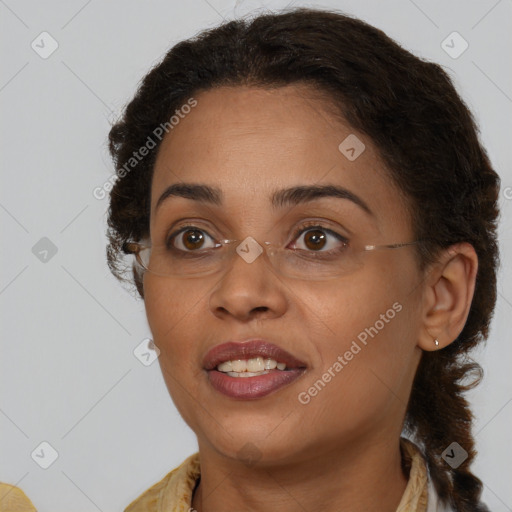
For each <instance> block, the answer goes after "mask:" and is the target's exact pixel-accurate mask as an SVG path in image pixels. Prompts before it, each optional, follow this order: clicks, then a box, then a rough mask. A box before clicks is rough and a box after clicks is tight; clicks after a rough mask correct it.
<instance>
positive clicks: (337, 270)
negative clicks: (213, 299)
mask: <svg viewBox="0 0 512 512" xmlns="http://www.w3.org/2000/svg"><path fill="white" fill-rule="evenodd" d="M232 242H233V243H225V244H223V245H219V246H218V247H215V248H211V249H208V250H201V251H179V250H172V249H169V248H168V247H166V246H165V245H157V246H153V247H152V248H145V249H143V250H141V251H140V252H139V254H138V258H137V259H138V261H139V264H140V265H142V266H143V267H144V268H145V269H147V270H149V271H150V272H152V273H154V274H157V275H160V276H170V277H172V276H174V277H188V276H190V277H192V276H202V275H207V274H212V273H215V272H218V271H220V270H224V269H226V268H227V266H229V263H230V261H232V258H233V257H242V259H244V261H245V262H246V263H247V264H251V263H254V262H257V261H259V259H260V257H264V247H262V246H261V245H260V247H261V248H262V252H261V253H260V254H259V255H257V254H258V252H259V251H257V252H255V253H253V254H256V255H257V256H256V257H248V255H247V254H244V252H245V251H241V252H238V251H236V248H237V247H238V246H239V245H240V246H241V245H242V244H240V243H239V242H238V243H237V241H232ZM258 245H259V244H258ZM265 246H266V247H268V252H267V254H268V256H269V259H270V262H271V263H272V265H273V267H274V268H275V270H276V271H277V272H278V273H279V274H281V275H282V276H284V277H290V278H294V279H301V280H315V281H318V280H323V279H330V278H333V277H338V276H341V275H343V274H346V273H349V272H353V271H354V270H356V269H357V268H358V267H359V266H361V265H362V261H361V259H362V258H361V252H360V251H355V250H354V249H353V248H352V247H351V246H345V247H343V248H342V249H340V250H339V251H337V252H334V253H333V252H331V251H330V252H329V253H327V252H325V251H306V250H293V249H286V248H277V247H275V246H273V245H270V244H266V245H265ZM251 251H255V248H254V247H252V248H251Z"/></svg>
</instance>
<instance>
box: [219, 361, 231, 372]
mask: <svg viewBox="0 0 512 512" xmlns="http://www.w3.org/2000/svg"><path fill="white" fill-rule="evenodd" d="M217 370H219V372H230V371H232V370H233V365H232V363H231V361H226V362H225V363H220V364H219V366H217Z"/></svg>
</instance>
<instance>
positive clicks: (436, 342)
mask: <svg viewBox="0 0 512 512" xmlns="http://www.w3.org/2000/svg"><path fill="white" fill-rule="evenodd" d="M434 343H435V344H436V347H439V341H438V339H437V338H436V339H435V340H434Z"/></svg>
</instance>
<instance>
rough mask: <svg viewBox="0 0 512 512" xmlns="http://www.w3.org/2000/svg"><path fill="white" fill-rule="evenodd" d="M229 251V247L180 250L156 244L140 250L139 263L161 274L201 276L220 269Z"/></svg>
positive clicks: (154, 272)
mask: <svg viewBox="0 0 512 512" xmlns="http://www.w3.org/2000/svg"><path fill="white" fill-rule="evenodd" d="M227 252H228V248H227V247H216V248H214V249H208V250H202V251H179V250H177V249H176V250H173V249H169V248H168V247H166V246H165V245H156V246H152V247H151V248H145V249H143V250H142V251H140V252H139V263H140V264H141V265H142V266H143V267H144V268H145V269H146V270H149V271H150V272H152V273H153V274H156V275H160V276H169V277H187V276H200V275H205V274H211V273H214V272H217V271H218V270H220V269H221V268H222V262H223V261H224V260H225V258H226V255H227V254H226V253H227Z"/></svg>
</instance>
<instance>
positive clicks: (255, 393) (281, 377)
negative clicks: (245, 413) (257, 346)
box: [208, 368, 304, 400]
mask: <svg viewBox="0 0 512 512" xmlns="http://www.w3.org/2000/svg"><path fill="white" fill-rule="evenodd" d="M303 373H304V369H300V368H294V369H291V370H270V371H269V372H268V373H266V374H264V375H257V376H255V377H230V376H229V375H226V374H225V373H223V372H219V371H217V370H210V371H209V372H208V377H209V380H210V383H211V385H212V386H213V387H214V388H215V389H216V390H217V391H219V392H220V393H222V394H223V395H226V396H229V397H230V398H238V399H241V400H251V399H254V398H262V397H264V396H267V395H269V394H270V393H273V392H275V391H277V390H278V389H281V388H282V387H284V386H287V385H288V384H290V383H291V382H293V381H294V380H295V379H297V378H298V377H300V376H301V375H302V374H303Z"/></svg>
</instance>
